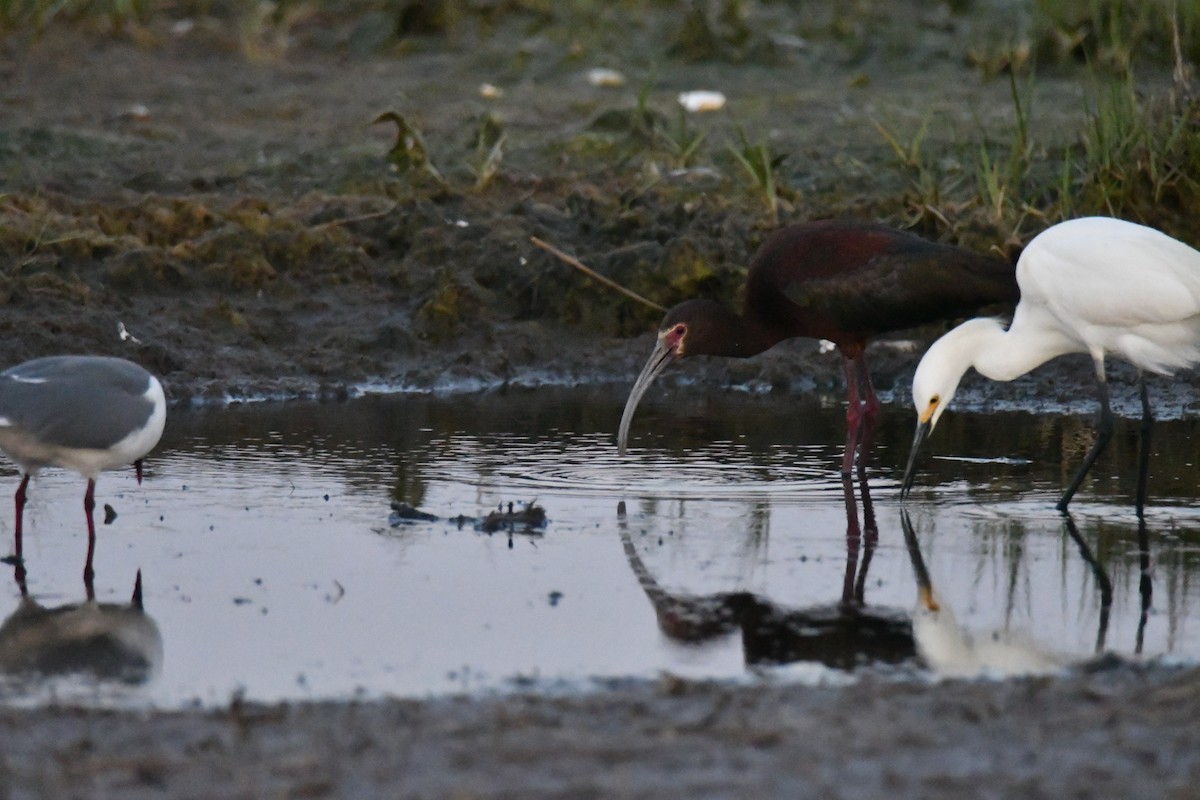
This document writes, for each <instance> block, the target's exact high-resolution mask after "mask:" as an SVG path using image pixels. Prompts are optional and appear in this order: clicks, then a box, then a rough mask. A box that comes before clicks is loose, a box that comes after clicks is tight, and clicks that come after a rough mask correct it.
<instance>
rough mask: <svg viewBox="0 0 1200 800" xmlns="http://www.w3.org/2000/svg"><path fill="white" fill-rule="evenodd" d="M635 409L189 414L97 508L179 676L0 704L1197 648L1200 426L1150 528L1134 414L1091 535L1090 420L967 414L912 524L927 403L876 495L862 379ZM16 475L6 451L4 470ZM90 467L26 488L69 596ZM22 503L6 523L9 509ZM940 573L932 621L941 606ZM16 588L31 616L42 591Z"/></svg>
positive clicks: (878, 470) (359, 405)
mask: <svg viewBox="0 0 1200 800" xmlns="http://www.w3.org/2000/svg"><path fill="white" fill-rule="evenodd" d="M623 400H624V397H623V391H622V388H621V387H617V388H614V389H611V390H610V389H589V390H573V391H571V390H546V389H541V390H538V391H536V392H534V391H520V392H509V393H507V394H493V395H486V396H467V397H463V396H452V397H430V396H416V397H411V396H410V397H374V398H367V399H362V400H356V401H352V402H347V403H342V404H320V405H318V404H299V403H291V404H252V405H244V406H234V407H228V408H213V409H198V410H176V411H174V412H173V413H172V415H171V418H170V419H169V421H168V429H167V433H166V435H165V436H164V439H163V442H162V443H161V445H160V446H159V448H158V450H156V451H155V453H154V454H152V457H151V458H150V459H149V460H148V461H147V467H148V472H147V478H146V481H145V483H144V484H143V485H142V486H141V487H138V486H137V485H136V483H135V480H134V476H133V472H132V470H127V471H125V472H121V473H109V474H105V475H104V476H103V477H102V478H101V480H100V482H99V486H98V491H97V501H98V503H100V504H104V503H109V504H111V505H112V506H113V507H114V508H115V510H116V511H117V513H118V516H117V518H116V519H115V520H114V521H113V523H112V524H111V525H102V524H99V519H98V536H97V540H98V541H97V548H96V555H95V569H96V578H95V585H94V588H95V595H96V599H97V600H98V601H100V602H102V603H112V604H126V603H127V602H128V600H129V596H130V593H131V591H132V588H133V583H134V577H135V574H136V573H137V571H138V570H139V569H140V570H141V571H142V574H143V580H144V604H145V610H146V615H147V616H148V617H149V618H150V619H151V620H152V621H153V623H154V624H155V625H156V626H157V631H158V633H159V635H160V639H161V641H160V643H159V644H160V647H161V658H159V657H158V655H157V654H156V653H154V652H153V644H154V643H153V642H151V643H150V644H149V645H146V644H145V639H146V636H145V635H144V631H143V633H142V634H140V635H141V636H142V638H141V639H140V640H139V639H136V637H135V640H136V641H140V642H141V643H142V644H141V645H140V646H143V647H149V648H150V654H149V659H150V660H151V661H153V662H154V666H155V672H154V674H153V676H152V677H150V678H149V679H147V680H143V679H142V678H143V676H142V675H140V674H137V675H135V676H133V677H131V678H130V679H129V680H128V681H126V682H124V683H120V682H112V681H101V682H95V681H78V680H69V681H68V680H61V679H55V680H49V679H44V678H29V677H28V676H26V677H24V678H21V679H16V678H13V679H9V680H6V681H3V682H0V700H3V701H5V702H8V703H15V704H37V703H42V702H48V701H52V700H58V701H63V700H70V701H73V702H84V703H89V704H101V705H118V706H128V705H134V706H140V705H147V704H152V705H156V706H159V707H173V706H179V705H182V704H191V703H200V704H204V705H219V704H224V703H227V702H229V701H230V699H231V698H232V697H234V696H242V697H245V698H246V699H249V700H261V701H277V700H298V699H323V698H346V697H352V696H367V697H376V696H383V695H394V696H424V695H430V694H442V693H451V692H461V691H479V690H493V689H498V690H504V689H509V688H513V687H526V688H529V687H533V688H535V689H537V690H543V691H552V690H558V689H575V688H579V687H586V686H587V685H589V684H590V682H591V681H593V680H595V679H600V680H604V679H610V678H623V677H629V676H633V677H654V676H657V675H660V674H662V673H670V674H677V675H683V676H692V677H715V678H730V679H746V678H753V679H780V680H814V681H815V680H824V681H840V680H844V679H846V676H847V675H848V674H852V673H848V672H847V671H846V670H847V669H848V668H855V669H864V668H866V669H881V668H883V669H889V670H900V671H901V673H902V674H910V673H911V674H916V675H924V674H938V673H944V674H977V673H980V672H982V673H984V674H1004V673H1007V672H1023V671H1039V670H1043V669H1047V668H1056V667H1057V666H1059V665H1061V664H1064V663H1071V662H1073V661H1078V660H1084V659H1088V658H1091V657H1093V656H1094V655H1095V654H1096V653H1097V652H1112V653H1116V654H1118V655H1120V656H1124V657H1129V658H1155V657H1168V658H1171V659H1179V660H1187V661H1194V660H1196V659H1197V656H1198V655H1200V631H1198V630H1196V626H1197V624H1198V623H1200V596H1198V590H1197V588H1196V586H1197V581H1196V579H1194V578H1193V576H1194V575H1196V573H1197V569H1198V566H1197V565H1198V564H1200V559H1198V558H1197V552H1198V550H1197V545H1198V543H1200V489H1198V488H1197V481H1196V480H1195V475H1196V469H1195V467H1194V464H1193V463H1192V461H1191V458H1192V457H1191V453H1192V452H1193V451H1194V450H1195V447H1194V444H1193V442H1194V441H1195V440H1196V434H1197V423H1196V422H1195V421H1193V420H1184V421H1174V422H1166V423H1161V424H1160V425H1159V426H1158V427H1157V428H1156V432H1155V433H1156V439H1155V442H1156V453H1155V455H1154V460H1153V462H1152V474H1151V495H1152V499H1151V508H1150V511H1149V513H1148V514H1147V524H1146V526H1145V529H1144V531H1139V528H1138V524H1137V521H1136V518H1135V517H1134V515H1133V513H1132V508H1131V505H1130V504H1131V494H1132V491H1133V488H1134V478H1133V474H1132V470H1133V465H1134V463H1135V461H1136V459H1135V454H1136V428H1135V426H1133V425H1132V424H1123V425H1122V426H1121V427H1120V428H1119V429H1118V432H1117V435H1116V437H1115V438H1114V442H1113V447H1112V450H1111V451H1110V453H1109V454H1108V455H1106V456H1105V457H1104V458H1103V459H1102V460H1101V462H1100V463H1099V464H1098V466H1097V469H1096V470H1095V473H1096V475H1097V476H1098V477H1096V478H1095V479H1094V480H1093V481H1090V482H1089V483H1088V484H1085V486H1084V489H1083V490H1082V491H1081V493H1080V494H1079V495H1078V496H1077V498H1076V501H1075V503H1074V504H1073V505H1074V516H1073V519H1072V523H1073V525H1074V528H1075V530H1074V531H1071V530H1069V529H1068V524H1067V522H1066V521H1064V519H1063V518H1062V517H1061V516H1060V515H1058V514H1057V513H1056V512H1055V511H1054V509H1053V503H1054V501H1055V499H1056V496H1057V491H1058V488H1059V486H1061V485H1062V482H1063V481H1064V480H1065V477H1066V476H1067V475H1069V471H1070V468H1071V467H1072V466H1073V465H1074V464H1075V463H1077V460H1078V458H1079V457H1080V456H1081V455H1082V451H1083V448H1085V447H1086V444H1087V439H1086V433H1087V429H1088V420H1087V419H1081V418H1067V417H1059V416H1055V415H1053V414H1041V415H1033V414H1024V413H1006V414H991V415H979V414H966V413H954V412H948V413H947V414H946V416H945V417H944V418H943V421H942V423H941V425H940V426H939V429H938V431H937V432H936V433H935V434H934V436H933V437H932V439H931V441H930V443H929V445H928V447H929V450H930V452H929V453H928V454H927V456H926V458H925V460H924V462H923V464H922V471H921V474H920V476H919V478H918V482H917V483H918V485H917V488H916V490H915V491H914V495H913V497H912V498H911V500H910V501H909V502H907V503H906V507H907V509H908V514H909V518H908V520H905V519H903V518H902V514H901V506H900V504H899V502H898V499H897V491H898V483H897V478H898V471H899V470H900V469H901V468H902V467H903V463H904V460H905V458H906V457H907V451H908V443H909V441H910V439H911V423H912V420H911V412H910V411H909V410H908V409H906V408H902V407H885V410H884V414H885V416H884V423H883V426H882V428H881V430H880V433H879V437H878V447H877V450H876V461H877V463H876V466H875V468H874V469H873V471H872V474H871V478H870V481H869V485H868V487H867V494H868V496H867V498H866V503H865V505H864V497H863V487H862V486H861V485H854V486H852V487H846V486H844V485H843V484H842V481H841V479H840V478H839V476H838V474H837V468H838V465H839V463H840V457H841V448H842V445H841V437H842V435H843V429H844V411H843V409H842V407H841V406H840V404H838V403H837V402H836V400H835V399H832V398H827V399H797V398H773V397H756V396H748V395H747V396H742V395H724V396H718V397H708V398H700V399H697V398H695V397H690V396H689V395H688V393H685V392H682V391H675V392H666V391H662V390H656V391H655V392H652V393H651V396H650V397H648V398H647V399H646V400H645V401H644V402H643V407H642V408H641V409H640V411H639V414H638V416H637V418H636V419H635V420H634V426H633V435H634V440H633V443H632V447H631V451H630V454H629V455H628V456H627V457H626V458H624V459H618V458H617V457H616V448H615V446H614V444H613V432H614V430H615V428H616V425H617V422H618V420H619V416H620V410H621V405H622V403H623ZM1064 448H1065V449H1066V450H1067V451H1068V452H1069V454H1070V455H1069V459H1070V460H1069V465H1068V467H1065V468H1064V467H1063V466H1062V456H1061V454H1062V453H1063V451H1064ZM16 482H17V481H16V474H15V472H14V471H11V470H9V471H7V472H5V473H4V474H3V481H2V483H0V486H4V487H11V488H12V489H15V487H16ZM83 488H84V486H83V482H82V481H81V480H80V479H79V478H78V476H75V475H73V474H68V473H65V472H61V471H48V472H46V473H44V474H43V475H41V476H39V477H38V478H37V479H36V480H35V481H34V483H33V484H32V486H31V500H30V503H29V506H28V508H27V510H26V534H25V541H24V557H25V566H26V572H27V574H26V584H27V588H28V593H29V595H30V597H31V598H32V599H34V600H36V602H37V604H38V605H39V606H41V607H43V608H46V609H50V608H54V607H61V606H65V605H69V604H78V603H80V602H81V601H83V599H84V597H85V588H84V584H83V581H82V579H81V570H82V566H83V562H84V558H85V553H86V534H85V529H84V525H83V522H84V521H83V519H82V511H81V510H80V505H79V503H80V499H81V497H82V494H83ZM8 491H9V489H8V488H4V489H3V492H4V493H5V494H6V495H7V492H8ZM847 492H850V494H849V495H848V494H847ZM848 498H849V499H848ZM392 501H403V502H406V503H409V504H412V505H414V506H417V507H418V508H420V509H421V510H423V511H426V512H430V513H432V514H435V515H438V516H440V517H443V518H446V517H457V516H458V515H465V516H467V517H474V518H478V517H481V516H483V515H485V514H487V513H488V512H489V511H491V510H493V509H496V508H497V507H498V506H501V505H502V504H503V505H505V507H507V506H506V504H507V503H509V502H513V503H515V507H516V509H518V510H519V509H520V508H522V507H523V506H524V504H525V503H526V502H528V501H536V503H537V505H539V506H541V507H543V508H545V510H546V513H547V515H548V517H549V522H548V524H547V525H546V526H545V528H543V529H539V530H535V531H533V532H527V531H516V532H513V533H506V532H503V531H501V532H497V533H492V534H488V533H483V532H481V531H479V530H477V529H476V527H475V526H474V525H473V524H471V523H470V522H464V523H463V524H458V523H456V522H446V521H434V522H410V523H404V524H399V525H395V526H393V525H390V524H389V504H390V502H392ZM622 504H623V505H622ZM622 509H623V513H622ZM100 516H101V517H102V516H103V515H100ZM906 521H907V522H909V523H911V524H910V525H909V527H908V530H907V533H908V534H909V535H908V536H907V537H906V528H905V523H906ZM0 526H2V529H3V531H4V532H5V534H4V535H6V536H9V537H11V520H10V519H8V515H7V514H6V515H5V519H4V520H3V522H2V523H0ZM1139 534H1140V535H1139ZM914 543H915V544H914ZM910 545H913V546H910ZM1143 557H1145V558H1147V559H1148V561H1147V562H1146V563H1147V564H1148V566H1149V570H1148V572H1145V573H1143V570H1142V558H1143ZM921 566H923V567H924V568H926V569H927V571H928V583H927V584H926V585H927V586H931V590H932V592H933V596H934V598H935V602H936V604H937V609H938V610H937V611H936V612H935V611H932V610H931V609H930V608H929V607H928V605H925V604H918V580H917V576H918V574H919V568H920V567H921ZM9 569H12V568H11V567H10V568H9ZM1143 574H1145V576H1146V577H1147V578H1148V579H1149V580H1144V579H1143ZM7 585H8V588H7V590H4V591H2V592H0V616H2V617H4V618H9V617H10V616H11V615H12V614H13V613H14V612H15V611H16V610H17V609H18V607H19V606H20V604H21V600H20V591H19V589H18V584H17V582H16V581H15V580H14V581H11V582H9V583H8V584H7ZM27 606H28V604H27ZM114 613H115V612H114ZM106 614H107V612H106ZM106 614H97V615H94V618H93V619H104V620H105V621H106V623H105V624H110V625H111V624H113V623H112V620H113V619H114V618H115V617H114V616H113V614H107V616H106ZM914 614H915V617H914ZM951 616H953V619H951ZM127 617H128V615H126V617H125V618H126V619H127ZM914 619H915V622H914ZM90 624H100V623H95V622H93V623H90ZM122 624H128V623H127V622H126V623H122ZM143 627H144V626H143ZM5 641H6V640H4V638H3V631H0V663H2V662H3V655H4V653H3V648H4V647H5V646H12V645H11V642H10V644H9V645H5V644H4V642H5ZM28 646H33V645H28ZM918 652H919V653H921V656H922V657H918V656H917V653H918ZM888 665H894V666H888Z"/></svg>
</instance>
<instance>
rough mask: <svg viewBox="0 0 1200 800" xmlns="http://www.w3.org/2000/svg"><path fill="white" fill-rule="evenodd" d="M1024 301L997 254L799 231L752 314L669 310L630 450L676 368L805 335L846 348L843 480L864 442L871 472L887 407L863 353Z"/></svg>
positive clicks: (751, 278)
mask: <svg viewBox="0 0 1200 800" xmlns="http://www.w3.org/2000/svg"><path fill="white" fill-rule="evenodd" d="M1016 300H1017V285H1016V280H1015V279H1014V277H1013V266H1012V264H1010V263H1008V262H1007V261H1005V260H1003V259H1000V258H997V257H993V256H988V255H983V254H980V253H976V252H974V251H971V250H967V249H964V248H961V247H953V246H950V245H945V244H938V243H935V242H930V241H928V240H926V239H922V238H920V237H919V236H915V235H913V234H911V233H906V232H903V231H898V230H894V229H892V228H888V227H886V226H884V225H878V224H874V223H870V222H860V221H854V220H823V221H818V222H805V223H800V224H797V225H790V226H788V227H786V228H783V229H781V230H779V231H777V232H776V233H774V234H772V235H771V236H770V237H769V238H768V239H767V240H766V242H764V243H763V245H762V247H760V248H759V250H758V252H757V253H755V255H754V258H753V260H752V261H751V262H750V269H749V273H748V274H747V276H746V292H745V302H744V304H743V310H742V313H741V314H736V313H734V312H733V311H731V310H729V309H727V308H725V307H724V306H722V305H721V304H720V303H717V302H715V301H712V300H688V301H686V302H684V303H681V304H680V305H677V306H675V307H674V308H672V309H671V310H670V311H668V312H667V315H666V317H665V318H664V319H663V321H662V324H661V325H660V326H659V330H658V343H657V345H655V348H654V352H653V353H652V354H651V356H650V360H649V361H648V362H646V366H645V367H644V368H643V369H642V372H641V374H640V375H639V376H638V379H637V382H636V383H634V386H633V389H632V390H631V391H630V393H629V399H628V401H626V403H625V413H624V414H623V415H622V417H621V427H620V431H619V433H618V436H617V446H618V450H619V452H621V453H624V452H625V446H626V442H627V440H628V437H629V424H630V422H631V421H632V419H633V412H634V410H635V409H636V408H637V404H638V401H639V400H640V399H641V398H642V395H643V394H645V392H646V390H647V388H649V386H650V384H651V383H652V382H653V381H654V378H655V377H656V376H657V375H658V374H659V373H660V372H662V370H663V369H664V368H665V367H666V366H667V364H669V363H670V362H672V361H674V360H675V359H678V358H684V357H687V356H698V355H715V356H729V357H733V358H748V357H750V356H753V355H756V354H758V353H761V352H763V351H764V350H766V349H768V348H770V347H772V346H774V345H775V344H777V343H779V342H781V341H783V340H784V339H791V338H794V337H800V336H803V337H812V338H819V339H828V340H829V341H832V342H834V343H835V344H836V345H837V347H838V350H839V351H840V352H841V355H842V361H843V368H844V371H845V375H846V394H847V398H848V401H849V404H848V406H847V409H846V422H847V428H848V431H847V436H846V454H845V457H844V459H843V460H842V473H843V474H849V473H850V471H851V468H852V467H853V465H854V456H855V450H856V449H859V448H860V445H861V450H862V459H861V460H860V468H861V466H862V464H863V463H864V462H865V457H866V451H867V442H866V440H867V438H868V437H867V435H866V433H867V432H868V431H869V430H870V429H871V428H872V427H873V425H874V420H875V416H876V414H877V413H878V410H879V401H878V399H876V397H875V389H874V387H873V386H872V384H871V375H870V372H869V371H868V369H867V363H866V359H865V357H864V355H863V352H864V350H865V349H866V346H867V343H868V341H869V340H870V339H871V338H872V337H873V336H876V335H878V334H881V333H886V332H889V331H897V330H904V329H906V328H913V327H916V326H918V325H924V324H926V323H930V322H935V321H938V320H943V319H953V318H955V317H960V316H962V315H964V314H969V313H972V312H975V311H978V310H979V309H980V308H982V307H984V306H988V305H991V304H993V303H1001V302H1007V303H1013V302H1016Z"/></svg>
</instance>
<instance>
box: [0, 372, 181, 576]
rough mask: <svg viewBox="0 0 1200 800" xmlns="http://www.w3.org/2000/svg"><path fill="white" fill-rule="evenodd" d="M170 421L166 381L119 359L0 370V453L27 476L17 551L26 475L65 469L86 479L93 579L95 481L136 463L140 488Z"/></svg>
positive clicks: (19, 508) (20, 489)
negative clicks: (144, 463) (147, 461)
mask: <svg viewBox="0 0 1200 800" xmlns="http://www.w3.org/2000/svg"><path fill="white" fill-rule="evenodd" d="M166 419H167V401H166V397H165V396H164V394H163V387H162V384H161V383H159V382H158V379H157V378H155V377H154V376H153V375H151V374H150V373H149V372H147V371H146V370H144V369H142V368H141V367H139V366H138V365H137V364H134V363H133V362H131V361H126V360H125V359H122V358H107V357H102V356H50V357H48V358H36V359H34V360H32V361H26V362H25V363H23V364H18V365H17V366H15V367H11V368H9V369H7V370H5V371H4V372H0V450H3V451H4V452H5V453H7V454H8V456H9V458H11V459H12V460H13V461H15V462H16V463H17V466H19V467H20V468H21V471H22V472H23V473H24V475H23V477H22V478H21V485H20V486H19V487H18V488H17V493H16V497H15V501H16V527H15V529H14V530H15V534H14V536H15V539H16V546H17V550H18V553H19V552H20V548H21V522H22V518H23V516H24V510H25V490H26V488H27V487H28V486H29V477H30V476H31V475H32V474H33V473H35V472H37V471H38V470H39V469H41V468H42V467H66V468H67V469H72V470H74V471H76V472H78V473H79V474H80V475H82V476H83V477H85V478H87V482H88V483H87V492H86V493H85V494H84V497H83V508H84V512H85V514H86V516H87V525H88V561H87V565H86V566H85V578H88V577H90V573H91V554H92V547H93V545H94V542H95V538H96V528H95V523H94V522H93V520H92V509H93V508H95V505H96V501H95V490H96V476H97V475H98V474H99V473H100V472H101V471H103V470H109V469H115V468H117V467H121V466H124V465H126V464H130V463H132V464H133V465H134V467H135V468H136V470H137V479H138V483H141V481H142V457H143V456H145V455H146V454H147V453H149V452H150V451H151V450H152V449H154V446H155V445H156V444H158V440H159V438H160V437H161V436H162V432H163V426H164V424H165V423H166Z"/></svg>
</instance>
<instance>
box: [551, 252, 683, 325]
mask: <svg viewBox="0 0 1200 800" xmlns="http://www.w3.org/2000/svg"><path fill="white" fill-rule="evenodd" d="M529 241H531V242H533V243H534V244H536V245H537V246H538V247H540V248H542V249H543V250H545V251H546V252H548V253H552V254H554V255H556V256H558V257H559V258H561V259H562V260H563V261H565V262H567V263H568V264H570V265H571V266H572V267H574V268H575V269H577V270H579V271H580V272H582V273H583V274H584V275H587V276H588V277H589V278H591V279H592V280H594V281H599V282H600V283H602V284H604V285H605V286H607V287H608V288H610V289H615V290H616V291H618V292H620V293H621V294H623V295H625V296H626V297H628V298H631V299H633V300H637V301H638V302H639V303H643V304H645V305H648V306H650V307H651V308H653V309H655V310H656V311H664V312H665V311H666V310H667V309H666V308H665V307H663V306H660V305H659V304H658V303H656V302H654V301H653V300H647V299H646V298H644V297H642V296H641V295H640V294H638V293H637V292H635V291H633V290H631V289H626V288H625V287H624V286H622V285H621V284H619V283H617V282H616V281H614V280H612V279H611V278H606V277H604V276H603V275H601V274H600V273H598V272H596V271H595V270H594V269H592V268H591V267H588V266H585V265H584V264H583V262H581V261H580V260H579V259H577V258H575V257H574V256H569V255H567V254H566V253H564V252H563V251H562V250H559V249H558V248H557V247H555V246H554V245H552V244H548V243H546V242H543V241H542V240H541V239H539V238H538V237H536V236H530V237H529Z"/></svg>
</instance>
